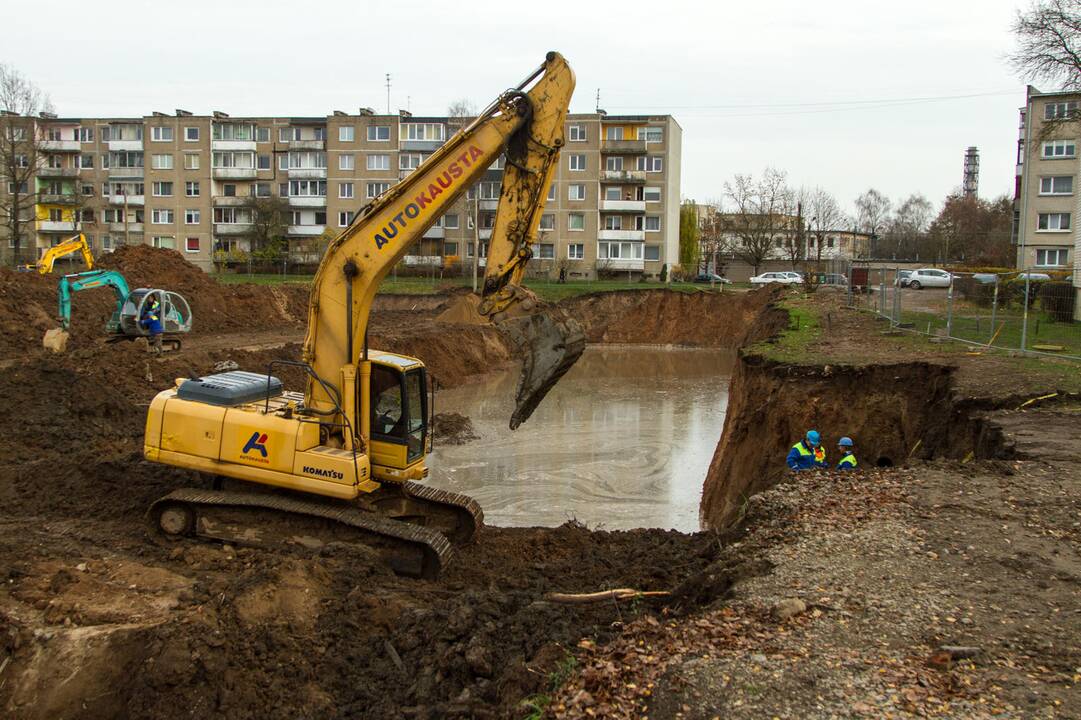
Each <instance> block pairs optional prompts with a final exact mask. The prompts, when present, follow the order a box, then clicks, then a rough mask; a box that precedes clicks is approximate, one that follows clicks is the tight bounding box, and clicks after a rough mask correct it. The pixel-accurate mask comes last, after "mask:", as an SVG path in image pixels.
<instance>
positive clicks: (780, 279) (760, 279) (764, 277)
mask: <svg viewBox="0 0 1081 720" xmlns="http://www.w3.org/2000/svg"><path fill="white" fill-rule="evenodd" d="M801 282H803V276H802V275H800V274H799V273H798V272H768V273H762V274H761V275H755V276H754V277H753V278H751V285H768V284H769V283H781V284H782V285H795V284H797V283H801Z"/></svg>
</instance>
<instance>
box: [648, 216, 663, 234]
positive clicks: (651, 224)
mask: <svg viewBox="0 0 1081 720" xmlns="http://www.w3.org/2000/svg"><path fill="white" fill-rule="evenodd" d="M660 229H661V216H660V215H646V232H657V231H659V230H660Z"/></svg>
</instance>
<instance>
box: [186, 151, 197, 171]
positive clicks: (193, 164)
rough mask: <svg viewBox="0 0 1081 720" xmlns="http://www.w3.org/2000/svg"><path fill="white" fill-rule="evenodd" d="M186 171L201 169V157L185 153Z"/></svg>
mask: <svg viewBox="0 0 1081 720" xmlns="http://www.w3.org/2000/svg"><path fill="white" fill-rule="evenodd" d="M184 169H185V170H198V169H199V155H198V154H197V153H184Z"/></svg>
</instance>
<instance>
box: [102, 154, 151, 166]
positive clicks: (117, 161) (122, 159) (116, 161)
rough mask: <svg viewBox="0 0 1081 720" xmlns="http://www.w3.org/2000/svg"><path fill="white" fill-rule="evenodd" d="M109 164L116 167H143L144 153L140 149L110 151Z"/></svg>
mask: <svg viewBox="0 0 1081 720" xmlns="http://www.w3.org/2000/svg"><path fill="white" fill-rule="evenodd" d="M109 165H110V166H112V167H114V168H141V167H142V166H143V154H142V152H140V151H138V150H132V151H126V150H125V151H120V152H111V153H109Z"/></svg>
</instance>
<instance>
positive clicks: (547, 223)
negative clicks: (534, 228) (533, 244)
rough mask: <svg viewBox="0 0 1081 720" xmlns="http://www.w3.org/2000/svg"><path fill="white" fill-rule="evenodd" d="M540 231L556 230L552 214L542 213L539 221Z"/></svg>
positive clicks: (554, 217)
mask: <svg viewBox="0 0 1081 720" xmlns="http://www.w3.org/2000/svg"><path fill="white" fill-rule="evenodd" d="M540 229H541V230H555V229H556V216H555V215H554V214H553V213H544V214H543V215H541V219H540Z"/></svg>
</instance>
